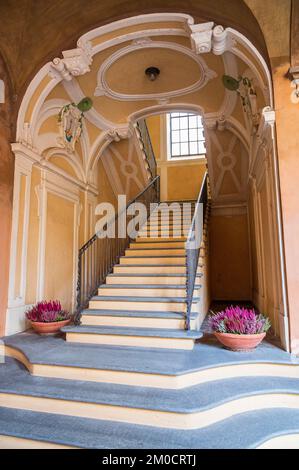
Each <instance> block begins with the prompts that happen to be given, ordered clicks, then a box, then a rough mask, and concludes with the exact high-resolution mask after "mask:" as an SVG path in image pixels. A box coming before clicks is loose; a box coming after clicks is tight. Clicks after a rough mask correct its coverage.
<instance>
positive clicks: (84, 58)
mask: <svg viewBox="0 0 299 470" xmlns="http://www.w3.org/2000/svg"><path fill="white" fill-rule="evenodd" d="M77 45H78V47H77V48H76V49H70V50H68V51H63V52H62V56H63V58H62V59H61V58H59V57H55V59H53V61H52V62H51V68H50V74H51V75H54V76H55V77H57V78H60V79H62V80H67V81H70V80H72V78H73V77H78V76H79V75H84V74H85V73H87V72H89V71H90V65H91V63H92V46H91V43H90V41H82V40H79V41H78V44H77Z"/></svg>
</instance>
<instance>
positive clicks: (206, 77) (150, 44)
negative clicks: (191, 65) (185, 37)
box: [94, 38, 217, 101]
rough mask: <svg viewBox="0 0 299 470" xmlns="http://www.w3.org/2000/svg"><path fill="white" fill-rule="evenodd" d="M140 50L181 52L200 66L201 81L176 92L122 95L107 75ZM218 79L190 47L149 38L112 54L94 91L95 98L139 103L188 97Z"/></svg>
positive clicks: (101, 69)
mask: <svg viewBox="0 0 299 470" xmlns="http://www.w3.org/2000/svg"><path fill="white" fill-rule="evenodd" d="M140 49H168V50H172V51H176V52H179V53H181V54H184V55H186V56H188V57H189V58H191V59H192V60H193V61H194V62H196V63H197V65H198V71H199V77H200V78H199V80H197V81H195V82H194V83H193V84H191V85H189V86H187V87H183V88H178V89H175V90H170V91H165V92H160V93H138V94H133V93H121V92H118V91H115V90H113V89H112V88H111V87H110V86H109V85H108V82H107V79H106V74H107V72H108V70H109V69H110V67H111V66H112V65H113V64H115V63H116V62H117V61H118V59H121V58H122V57H124V56H126V55H128V54H130V53H132V52H134V51H137V50H140ZM216 77H217V73H216V72H215V71H214V70H211V69H209V67H208V66H207V64H206V62H205V60H204V59H203V58H202V57H201V56H200V55H197V54H195V53H194V52H193V51H192V50H191V49H189V48H188V47H185V46H182V45H180V44H177V43H171V42H164V41H152V40H151V39H150V38H147V40H146V41H142V43H140V42H137V41H134V42H133V43H132V44H131V45H129V46H126V47H124V48H122V49H120V50H118V51H117V52H115V53H114V54H112V55H111V56H110V57H109V58H108V59H106V60H105V61H104V62H103V63H102V65H101V67H100V68H99V70H98V74H97V86H96V88H95V91H94V96H107V97H108V98H112V99H115V100H118V101H139V100H142V101H143V100H150V101H153V100H158V101H159V100H165V99H170V98H174V97H177V96H182V95H186V94H189V93H193V92H195V91H198V90H200V89H201V88H203V87H204V86H205V85H206V84H207V83H208V82H209V81H210V80H212V79H214V78H216Z"/></svg>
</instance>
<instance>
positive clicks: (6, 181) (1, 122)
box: [0, 55, 14, 336]
mask: <svg viewBox="0 0 299 470" xmlns="http://www.w3.org/2000/svg"><path fill="white" fill-rule="evenodd" d="M0 78H1V79H2V80H4V84H5V103H4V104H0V336H1V335H2V334H3V332H4V323H5V314H6V308H7V298H8V279H9V252H10V236H11V220H12V197H13V167H14V155H13V153H12V152H11V149H10V142H11V140H12V132H11V131H12V119H13V114H12V113H13V111H12V91H11V88H10V81H9V76H8V73H7V69H6V67H5V65H4V62H3V61H2V57H1V55H0Z"/></svg>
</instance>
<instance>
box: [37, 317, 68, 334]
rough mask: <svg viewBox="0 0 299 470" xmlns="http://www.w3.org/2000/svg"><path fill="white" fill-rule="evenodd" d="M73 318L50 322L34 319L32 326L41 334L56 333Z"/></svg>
mask: <svg viewBox="0 0 299 470" xmlns="http://www.w3.org/2000/svg"><path fill="white" fill-rule="evenodd" d="M70 321H71V319H70V318H69V319H68V320H63V321H53V322H49V323H42V322H38V321H32V322H30V323H31V326H32V328H33V329H34V330H35V331H36V332H37V333H38V334H40V335H54V334H55V333H57V332H58V331H59V330H60V328H62V327H63V326H66V325H68V324H69V323H70Z"/></svg>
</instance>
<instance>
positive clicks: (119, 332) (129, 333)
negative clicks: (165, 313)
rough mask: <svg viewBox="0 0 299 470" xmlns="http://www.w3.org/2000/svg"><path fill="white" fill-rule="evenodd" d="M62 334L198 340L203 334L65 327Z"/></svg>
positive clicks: (195, 332)
mask: <svg viewBox="0 0 299 470" xmlns="http://www.w3.org/2000/svg"><path fill="white" fill-rule="evenodd" d="M61 331H62V332H63V333H79V334H80V333H87V334H98V335H119V336H149V337H153V338H176V339H199V338H202V336H203V333H202V332H201V331H195V330H189V331H186V330H171V329H169V330H167V329H164V328H136V327H134V328H133V327H121V326H91V325H80V326H65V327H63V328H61Z"/></svg>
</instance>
